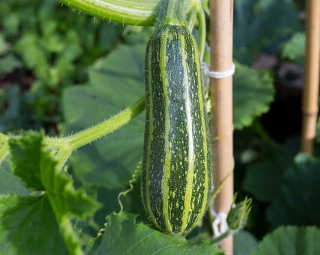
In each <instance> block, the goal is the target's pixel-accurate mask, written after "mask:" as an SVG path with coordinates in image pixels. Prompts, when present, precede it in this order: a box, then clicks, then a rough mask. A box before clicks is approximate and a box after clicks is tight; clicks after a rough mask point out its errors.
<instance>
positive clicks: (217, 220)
mask: <svg viewBox="0 0 320 255" xmlns="http://www.w3.org/2000/svg"><path fill="white" fill-rule="evenodd" d="M210 211H211V214H212V215H213V216H214V221H213V222H212V229H213V235H214V237H218V236H220V235H221V234H223V233H224V232H226V231H227V230H228V223H227V217H228V215H227V214H226V213H224V212H218V213H217V212H215V211H214V209H213V208H212V207H211V209H210Z"/></svg>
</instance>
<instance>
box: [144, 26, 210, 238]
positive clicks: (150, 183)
mask: <svg viewBox="0 0 320 255" xmlns="http://www.w3.org/2000/svg"><path fill="white" fill-rule="evenodd" d="M145 69H146V70H145V97H146V126H145V140H144V156H143V163H142V164H143V165H142V200H143V204H144V207H145V210H146V211H147V213H148V214H149V216H150V218H151V220H152V221H153V223H154V224H155V225H156V226H157V227H158V228H159V229H161V230H162V231H163V232H166V233H173V234H183V233H185V232H188V231H189V230H191V229H193V228H194V227H195V226H196V225H197V223H198V222H199V221H200V220H201V219H202V217H203V215H204V213H205V211H206V209H207V205H208V200H209V194H210V191H211V187H212V180H211V152H210V143H209V133H208V132H209V131H208V128H207V119H206V118H207V115H206V112H205V107H204V100H203V93H202V86H201V71H200V62H199V56H198V49H197V45H196V42H195V40H194V38H193V36H192V35H191V33H190V32H189V30H188V28H187V27H181V26H172V25H166V26H164V27H162V28H159V29H157V30H156V31H155V33H154V34H153V36H152V37H151V39H150V40H149V44H148V46H147V50H146V58H145Z"/></svg>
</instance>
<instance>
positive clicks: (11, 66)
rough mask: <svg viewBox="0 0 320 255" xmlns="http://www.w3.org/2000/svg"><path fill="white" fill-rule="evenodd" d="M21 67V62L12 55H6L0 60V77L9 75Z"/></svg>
mask: <svg viewBox="0 0 320 255" xmlns="http://www.w3.org/2000/svg"><path fill="white" fill-rule="evenodd" d="M21 66H22V63H21V61H20V60H19V59H18V58H16V57H15V56H14V55H13V54H8V55H6V56H5V57H1V59H0V75H4V74H9V73H11V72H12V71H14V70H15V69H16V68H20V67H21Z"/></svg>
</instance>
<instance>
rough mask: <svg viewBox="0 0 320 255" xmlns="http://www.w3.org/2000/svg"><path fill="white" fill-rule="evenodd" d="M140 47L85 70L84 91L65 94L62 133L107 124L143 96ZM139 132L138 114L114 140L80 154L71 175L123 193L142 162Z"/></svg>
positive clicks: (80, 88) (117, 53)
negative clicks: (99, 123) (123, 189)
mask: <svg viewBox="0 0 320 255" xmlns="http://www.w3.org/2000/svg"><path fill="white" fill-rule="evenodd" d="M145 47H146V45H145V44H139V45H136V46H133V47H128V46H124V45H120V46H118V47H117V49H116V50H115V51H113V52H112V53H111V54H110V55H108V56H107V57H106V58H101V59H99V60H98V61H97V62H96V63H95V64H94V65H93V66H92V67H91V68H90V69H89V82H90V84H89V85H86V86H74V87H70V88H67V89H66V90H65V91H64V94H63V109H64V116H65V119H66V120H67V122H66V123H65V124H64V125H63V128H64V130H65V131H64V133H71V132H74V131H76V130H83V129H84V128H86V127H88V126H90V125H92V124H93V123H98V122H100V121H102V120H104V119H107V118H108V117H110V116H112V115H114V114H116V113H117V112H119V111H120V110H121V109H124V108H126V107H128V106H129V105H131V104H133V103H134V102H135V101H136V100H137V99H139V98H140V97H141V96H142V95H143V93H144V82H143V80H144V78H143V59H144V53H145ZM92 113H94V114H92ZM143 131H144V114H141V115H140V116H137V117H136V118H135V119H133V120H132V121H130V123H129V124H127V125H126V126H124V127H122V128H121V129H119V130H117V131H115V132H114V133H113V134H109V135H108V136H106V137H104V138H102V139H100V140H99V141H96V142H94V143H93V144H92V145H89V146H85V147H83V148H80V149H79V150H78V151H77V153H75V154H74V155H73V158H72V165H73V169H74V172H75V174H76V175H77V177H78V178H79V179H80V180H81V181H82V183H83V184H85V185H89V186H95V187H104V188H108V189H114V188H117V187H121V188H123V187H125V185H126V184H127V182H128V180H129V179H130V177H131V175H132V173H133V171H134V169H135V167H136V165H137V163H138V162H139V161H140V160H141V157H142V150H143Z"/></svg>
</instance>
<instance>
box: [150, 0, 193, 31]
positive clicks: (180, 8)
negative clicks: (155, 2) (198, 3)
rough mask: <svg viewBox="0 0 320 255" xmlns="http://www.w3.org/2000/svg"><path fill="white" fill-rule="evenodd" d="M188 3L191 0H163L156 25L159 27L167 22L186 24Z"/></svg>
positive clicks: (179, 24)
mask: <svg viewBox="0 0 320 255" xmlns="http://www.w3.org/2000/svg"><path fill="white" fill-rule="evenodd" d="M190 4H191V0H165V1H164V3H163V5H162V6H161V9H160V14H159V18H158V22H157V24H156V27H157V28H160V27H163V26H165V25H167V24H170V25H178V26H186V25H187V24H186V23H187V12H188V10H189V8H190ZM191 16H192V15H191Z"/></svg>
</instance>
